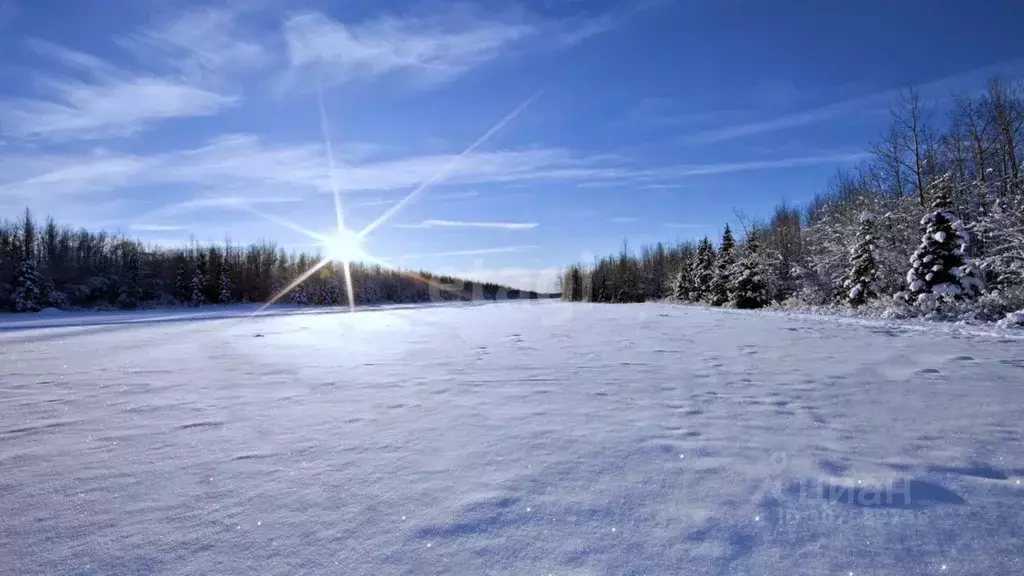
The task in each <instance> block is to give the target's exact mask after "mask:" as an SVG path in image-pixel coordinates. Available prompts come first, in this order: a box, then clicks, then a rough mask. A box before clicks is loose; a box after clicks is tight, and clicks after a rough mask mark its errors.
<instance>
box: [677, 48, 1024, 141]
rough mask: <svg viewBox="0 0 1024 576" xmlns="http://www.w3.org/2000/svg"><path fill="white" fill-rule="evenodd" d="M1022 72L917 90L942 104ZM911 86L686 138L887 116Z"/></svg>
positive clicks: (994, 71) (1008, 66) (981, 74)
mask: <svg viewBox="0 0 1024 576" xmlns="http://www.w3.org/2000/svg"><path fill="white" fill-rule="evenodd" d="M1022 69H1024V62H1022V61H1010V62H1003V63H999V64H994V65H991V66H985V67H982V68H978V69H975V70H969V71H966V72H962V73H958V74H952V75H949V76H945V77H942V78H937V79H934V80H930V81H928V82H925V83H923V84H920V85H919V86H916V87H915V90H916V91H917V92H918V93H919V94H920V95H921V96H922V98H924V99H926V100H931V101H940V100H944V99H947V98H950V97H951V95H953V94H954V93H956V92H960V91H963V90H964V89H965V88H966V87H969V86H971V87H976V86H980V85H982V81H983V80H984V79H985V78H987V77H990V76H993V75H1001V74H1011V75H1014V74H1016V75H1019V74H1020V73H1021V71H1022ZM908 87H909V86H902V87H897V88H891V89H888V90H882V91H877V92H871V93H868V94H863V95H861V96H856V97H853V98H848V99H846V100H840V101H838V102H832V103H829V104H825V105H823V106H817V107H813V108H808V109H805V110H799V111H795V112H791V113H788V114H783V115H779V116H775V117H773V118H767V119H762V120H757V121H752V122H742V123H733V124H728V125H725V126H721V127H717V128H713V129H710V130H705V131H701V132H697V133H695V134H691V135H688V136H686V137H684V139H685V140H688V141H692V142H696V143H713V142H723V141H727V140H734V139H737V138H743V137H747V136H754V135H758V134H767V133H772V132H777V131H780V130H787V129H790V128H797V127H800V126H809V125H813V124H818V123H821V122H827V121H830V120H835V119H837V118H841V117H844V116H850V115H853V114H858V113H865V112H881V113H884V112H886V111H888V110H889V109H890V108H891V107H893V106H895V105H897V104H898V102H899V98H900V94H901V93H902V92H903V91H904V90H905V89H906V88H908ZM756 90H763V87H758V88H756ZM784 90H785V91H786V93H787V94H788V96H785V97H782V99H784V100H793V99H794V98H793V97H792V93H793V92H794V91H795V88H794V87H792V86H788V88H785V89H784Z"/></svg>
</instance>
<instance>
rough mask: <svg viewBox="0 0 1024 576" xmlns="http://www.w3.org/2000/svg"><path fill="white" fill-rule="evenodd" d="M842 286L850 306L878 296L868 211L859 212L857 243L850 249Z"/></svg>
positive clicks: (875, 263)
mask: <svg viewBox="0 0 1024 576" xmlns="http://www.w3.org/2000/svg"><path fill="white" fill-rule="evenodd" d="M843 287H844V288H846V289H847V290H848V292H847V294H846V301H847V303H848V304H850V306H854V307H856V306H860V305H861V304H863V303H864V302H865V301H867V300H868V299H869V298H875V297H877V296H878V262H877V260H876V259H875V235H874V216H872V215H871V213H870V212H865V213H863V214H861V217H860V229H859V231H858V232H857V244H856V245H855V246H854V247H853V248H852V249H851V250H850V274H849V276H848V277H847V279H846V281H845V282H843Z"/></svg>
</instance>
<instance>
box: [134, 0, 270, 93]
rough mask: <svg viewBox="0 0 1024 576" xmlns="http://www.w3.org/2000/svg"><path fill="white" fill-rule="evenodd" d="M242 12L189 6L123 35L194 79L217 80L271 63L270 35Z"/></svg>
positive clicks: (145, 55) (145, 54) (142, 52)
mask: <svg viewBox="0 0 1024 576" xmlns="http://www.w3.org/2000/svg"><path fill="white" fill-rule="evenodd" d="M241 16H242V14H241V13H239V12H237V11H232V10H228V9H226V8H223V7H219V8H214V7H204V8H195V9H192V10H187V11H185V12H183V13H180V14H177V15H176V16H174V17H172V18H168V19H166V20H163V21H159V22H157V23H155V24H154V25H152V26H149V27H146V28H143V29H140V30H138V31H136V32H133V33H131V34H129V35H127V36H126V37H124V38H121V39H120V40H119V42H120V43H121V44H122V45H123V46H125V47H126V48H127V49H129V50H131V51H132V52H133V54H135V55H136V56H137V57H139V58H142V59H153V60H155V61H156V62H157V63H158V64H160V65H167V66H170V67H173V68H174V69H176V70H178V71H180V72H182V73H184V74H185V75H186V76H187V77H188V78H190V79H191V80H193V81H203V82H217V81H218V80H220V79H221V76H222V74H223V73H224V72H228V73H238V72H243V71H247V70H252V69H256V68H260V67H263V66H266V65H267V64H268V63H270V62H271V61H273V59H274V55H273V53H272V51H271V49H270V47H269V46H267V43H266V42H265V41H264V40H265V39H261V38H258V37H257V34H255V33H254V32H252V31H250V30H249V29H248V28H247V27H245V26H244V25H243V23H242V22H241Z"/></svg>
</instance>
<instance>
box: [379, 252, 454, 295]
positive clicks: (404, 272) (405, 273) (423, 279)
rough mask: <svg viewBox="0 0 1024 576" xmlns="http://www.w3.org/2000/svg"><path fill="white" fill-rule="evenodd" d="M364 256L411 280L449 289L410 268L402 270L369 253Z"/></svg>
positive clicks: (440, 288) (439, 288) (441, 288)
mask: <svg viewBox="0 0 1024 576" xmlns="http://www.w3.org/2000/svg"><path fill="white" fill-rule="evenodd" d="M365 256H366V259H367V260H369V261H370V262H371V263H373V264H377V265H379V266H381V267H383V268H387V269H388V270H393V271H394V272H397V273H398V274H401V275H402V276H406V277H408V278H412V279H413V280H416V281H418V282H423V283H424V284H427V285H428V286H431V287H434V288H437V289H438V290H448V289H450V287H449V286H445V285H444V284H441V283H439V282H436V281H434V280H431V279H429V278H426V277H424V276H421V275H419V274H417V273H415V272H413V271H411V270H403V269H402V268H399V267H398V266H395V265H394V264H392V263H391V262H388V261H386V260H381V259H380V258H377V257H376V256H371V255H369V254H366V255H365Z"/></svg>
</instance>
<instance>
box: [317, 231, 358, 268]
mask: <svg viewBox="0 0 1024 576" xmlns="http://www.w3.org/2000/svg"><path fill="white" fill-rule="evenodd" d="M323 248H324V257H325V258H327V259H328V260H333V261H335V262H356V261H358V260H363V259H365V256H366V251H364V250H363V239H362V238H361V237H360V236H359V235H358V234H356V233H355V232H353V231H351V230H339V231H338V232H336V233H334V234H332V235H331V236H328V237H327V238H326V239H325V240H324V242H323Z"/></svg>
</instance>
